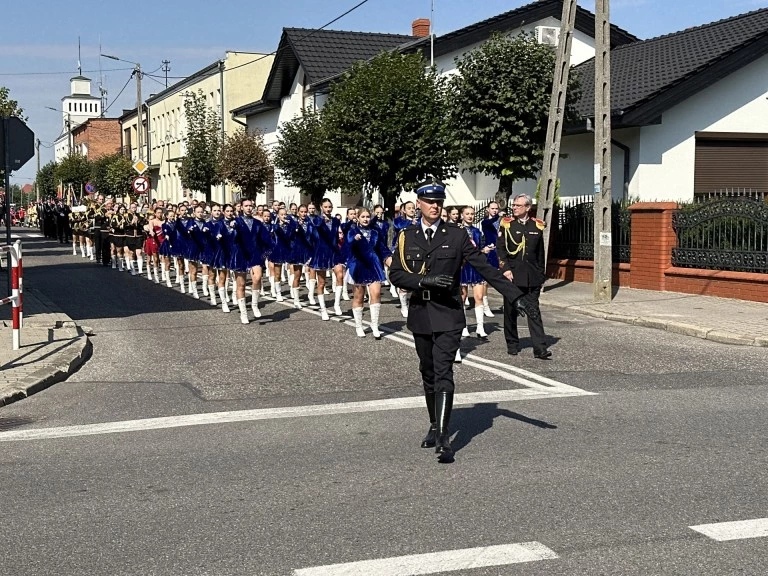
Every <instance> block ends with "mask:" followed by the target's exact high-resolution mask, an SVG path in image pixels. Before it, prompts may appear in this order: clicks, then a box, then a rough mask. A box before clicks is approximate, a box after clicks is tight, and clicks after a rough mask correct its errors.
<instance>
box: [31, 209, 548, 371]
mask: <svg viewBox="0 0 768 576" xmlns="http://www.w3.org/2000/svg"><path fill="white" fill-rule="evenodd" d="M528 203H529V205H530V200H528ZM49 206H50V207H46V205H44V206H43V209H42V210H43V211H42V212H41V213H43V214H46V216H45V218H44V219H42V221H41V228H42V229H43V231H44V232H46V233H47V234H54V235H55V237H56V238H57V239H58V240H59V241H60V242H69V241H70V238H71V242H72V253H73V255H77V254H79V255H80V256H82V257H83V258H87V259H89V260H91V261H94V262H96V263H98V264H101V265H103V266H105V267H108V268H111V269H114V270H117V271H123V272H127V273H129V274H131V275H134V276H135V275H146V277H147V279H149V280H152V281H154V282H155V283H164V284H165V285H166V286H167V287H169V288H174V287H175V288H176V289H178V290H179V291H181V292H183V293H186V294H189V295H190V296H192V297H193V298H196V299H199V298H201V297H203V298H207V299H208V300H209V301H210V304H211V305H212V306H220V307H221V309H222V311H223V312H230V304H232V305H233V307H236V308H237V310H238V311H239V313H240V321H241V322H242V323H243V324H248V323H249V322H250V321H251V317H253V318H254V319H255V318H259V317H261V311H260V299H261V298H262V297H265V296H266V295H269V296H270V297H272V298H274V299H275V300H277V301H285V300H286V296H287V297H288V298H290V299H291V300H292V303H293V306H295V307H296V308H301V307H302V306H303V305H304V304H303V303H302V297H301V294H302V286H303V287H304V288H305V289H306V298H307V301H308V303H309V304H312V305H317V306H319V311H320V316H321V318H322V319H323V320H329V319H330V315H329V310H330V311H332V313H333V314H334V315H337V316H341V315H342V310H341V302H342V300H351V304H352V315H353V318H354V321H355V328H356V333H357V335H358V336H360V337H364V336H365V334H366V330H365V328H364V324H363V313H364V305H365V302H367V303H368V309H369V314H370V330H371V332H372V334H373V336H374V337H375V338H377V339H379V338H381V337H382V334H381V331H380V330H379V317H380V310H381V293H382V289H383V288H382V287H384V289H386V288H387V287H388V289H389V291H390V293H391V295H392V297H393V298H395V299H396V300H399V304H400V311H401V314H402V316H403V317H405V318H407V317H408V305H409V298H410V294H411V292H410V291H407V290H400V289H398V288H396V287H395V286H394V285H393V284H391V283H390V282H389V273H388V271H389V268H390V266H391V263H392V258H393V255H397V253H398V239H399V238H400V237H401V232H402V230H404V229H406V228H408V227H409V226H411V225H413V224H416V223H417V222H418V221H419V218H420V214H418V213H417V210H416V205H415V203H414V202H404V203H402V204H401V205H400V207H399V214H398V215H397V216H396V217H395V218H394V219H393V220H391V221H390V220H387V219H386V218H385V217H384V213H385V211H384V207H383V206H381V205H376V206H374V207H373V208H372V209H369V208H366V207H362V206H360V207H355V208H348V209H347V210H346V215H345V217H342V216H341V215H340V214H336V215H334V211H333V208H334V207H333V204H332V202H331V201H330V200H329V199H327V198H326V199H323V200H322V202H320V203H319V205H318V206H316V205H315V204H313V203H308V204H300V205H297V204H294V203H291V204H290V205H286V204H285V203H284V202H279V201H274V202H273V203H272V204H271V205H257V204H255V202H254V201H253V200H250V199H244V200H242V201H240V202H237V203H234V204H223V205H221V204H218V203H216V202H212V203H205V202H199V201H196V200H192V201H184V202H181V203H179V204H171V203H167V202H165V201H163V200H157V201H154V202H152V203H151V204H143V205H139V204H138V203H136V202H133V203H130V204H122V203H118V202H116V201H115V200H114V199H112V198H110V197H106V198H105V197H103V196H101V195H99V196H97V197H96V198H95V199H94V200H93V201H91V202H89V203H88V204H85V205H80V206H75V207H69V206H66V205H65V204H62V203H60V202H59V203H55V202H51V203H50V205H49ZM513 206H514V204H513ZM513 210H514V208H513ZM504 220H505V219H504V218H502V216H501V214H500V210H499V204H498V203H496V202H491V203H489V204H488V206H487V208H486V214H485V217H484V218H483V219H482V220H481V221H480V222H479V225H476V224H475V210H474V208H472V207H471V206H463V207H461V206H447V207H444V208H442V221H443V222H446V223H453V224H455V225H457V226H458V227H460V228H461V229H463V230H464V231H465V232H466V234H467V235H468V237H469V238H470V240H471V242H472V244H473V245H474V246H475V247H476V248H477V249H478V250H480V251H481V252H482V253H483V254H484V255H485V257H486V259H487V261H488V262H489V263H490V264H491V265H492V266H493V267H494V268H499V267H500V262H499V256H498V254H497V249H496V244H497V241H498V239H499V238H500V237H501V234H500V231H501V230H504V229H505V228H504V227H503V226H501V224H502V222H503V221H504ZM506 220H509V219H508V218H507V219H506ZM64 221H66V225H65V224H64ZM542 283H543V280H542ZM286 285H287V286H286ZM350 288H351V289H350ZM284 289H285V290H284ZM326 297H329V301H328V302H327V301H326ZM461 299H462V301H463V303H464V305H465V306H467V307H468V306H470V302H472V303H473V312H474V320H475V326H476V329H475V334H476V336H477V337H478V338H486V337H487V336H488V335H487V333H486V331H485V326H484V323H485V320H484V319H485V318H486V317H493V316H494V314H493V312H492V310H491V307H490V305H489V302H488V287H487V284H486V281H485V280H484V278H483V277H482V276H480V274H478V272H477V270H475V268H474V267H473V266H472V265H470V264H468V263H465V264H464V265H463V267H462V270H461ZM249 305H250V306H249ZM249 308H250V310H249ZM513 335H514V337H515V339H516V330H515V331H514V333H513ZM462 336H463V337H469V336H470V333H469V330H468V328H466V327H465V328H464V330H463V334H462ZM507 336H508V339H507V344H508V350H509V352H510V354H513V353H516V352H515V351H514V349H515V348H516V347H517V344H516V343H515V342H512V341H510V339H509V336H510V332H509V331H507ZM535 352H536V353H537V356H538V355H539V354H538V353H539V352H541V346H539V347H538V349H537V350H535ZM460 360H461V356H460V354H459V353H457V354H456V361H460Z"/></svg>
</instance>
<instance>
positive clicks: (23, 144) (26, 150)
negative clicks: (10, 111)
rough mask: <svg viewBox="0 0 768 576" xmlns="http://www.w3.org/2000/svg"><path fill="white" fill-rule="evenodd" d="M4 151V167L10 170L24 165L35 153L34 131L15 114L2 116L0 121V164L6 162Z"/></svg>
mask: <svg viewBox="0 0 768 576" xmlns="http://www.w3.org/2000/svg"><path fill="white" fill-rule="evenodd" d="M6 146H7V150H6ZM6 152H7V153H8V164H7V166H6V168H8V169H9V170H10V171H11V172H15V171H16V170H18V169H19V168H21V167H22V166H24V164H26V163H27V161H29V159H30V158H32V157H33V156H34V155H35V133H34V132H32V130H30V129H29V127H28V126H27V125H26V124H24V121H23V120H21V119H20V118H16V116H11V117H9V118H3V121H2V122H0V165H3V166H5V164H6V163H5V160H6Z"/></svg>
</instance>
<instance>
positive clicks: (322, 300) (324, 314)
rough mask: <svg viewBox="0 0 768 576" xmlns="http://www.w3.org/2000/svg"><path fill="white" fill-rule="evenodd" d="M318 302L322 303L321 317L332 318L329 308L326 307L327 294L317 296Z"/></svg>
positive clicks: (324, 318)
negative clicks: (329, 315) (329, 314)
mask: <svg viewBox="0 0 768 576" xmlns="http://www.w3.org/2000/svg"><path fill="white" fill-rule="evenodd" d="M317 303H318V304H320V318H322V319H323V320H330V318H329V317H328V310H326V309H325V296H324V295H323V294H320V295H319V296H318V297H317Z"/></svg>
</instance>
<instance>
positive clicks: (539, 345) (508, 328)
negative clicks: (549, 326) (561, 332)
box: [504, 286, 547, 354]
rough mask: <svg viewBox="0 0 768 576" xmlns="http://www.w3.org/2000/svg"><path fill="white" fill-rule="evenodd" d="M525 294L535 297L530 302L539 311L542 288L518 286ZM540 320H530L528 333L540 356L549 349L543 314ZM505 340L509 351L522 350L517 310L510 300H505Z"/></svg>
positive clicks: (529, 318)
mask: <svg viewBox="0 0 768 576" xmlns="http://www.w3.org/2000/svg"><path fill="white" fill-rule="evenodd" d="M518 288H520V290H521V291H522V292H523V294H530V295H532V296H533V298H531V299H530V300H531V301H532V302H533V303H534V304H535V306H536V309H537V310H538V309H539V296H540V295H541V286H518ZM538 316H539V318H538V320H532V319H531V317H530V316H527V317H526V318H527V319H528V331H529V332H530V333H531V340H533V352H534V353H535V354H538V353H540V352H544V351H545V350H546V349H547V337H546V335H545V334H544V324H543V322H542V321H541V314H539V315H538ZM504 339H505V340H506V341H507V350H519V349H520V336H518V334H517V308H515V305H514V303H512V302H511V301H510V300H507V299H506V298H505V299H504Z"/></svg>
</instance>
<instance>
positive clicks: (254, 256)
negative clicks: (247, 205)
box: [230, 216, 272, 272]
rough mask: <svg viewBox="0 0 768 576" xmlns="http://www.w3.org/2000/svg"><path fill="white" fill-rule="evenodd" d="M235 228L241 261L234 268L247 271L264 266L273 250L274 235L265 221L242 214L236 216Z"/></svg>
mask: <svg viewBox="0 0 768 576" xmlns="http://www.w3.org/2000/svg"><path fill="white" fill-rule="evenodd" d="M233 228H234V229H235V231H236V237H235V241H236V242H237V245H238V247H239V248H240V250H239V255H240V256H241V260H242V261H241V262H230V263H234V264H237V267H235V268H232V270H238V271H241V272H243V271H245V270H248V269H250V268H253V267H254V266H261V267H262V268H263V267H264V263H265V262H264V261H265V260H266V259H267V258H268V257H269V256H270V254H271V252H272V237H271V236H270V234H269V230H268V229H267V227H266V226H265V225H264V223H263V222H261V221H260V220H257V219H256V218H246V217H245V216H240V217H238V218H235V221H234V224H233Z"/></svg>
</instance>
